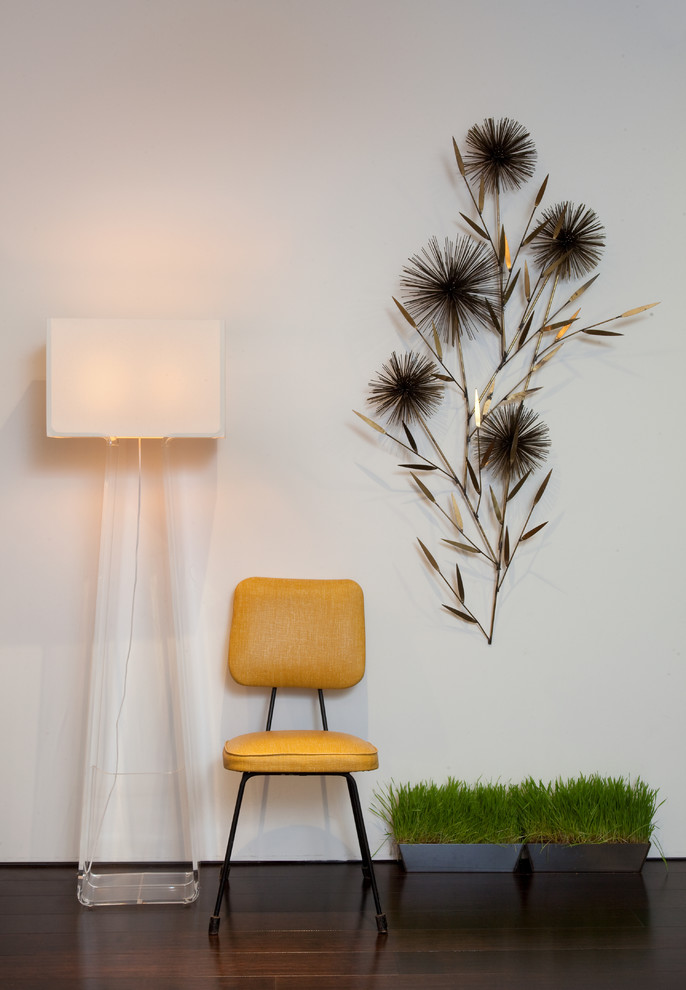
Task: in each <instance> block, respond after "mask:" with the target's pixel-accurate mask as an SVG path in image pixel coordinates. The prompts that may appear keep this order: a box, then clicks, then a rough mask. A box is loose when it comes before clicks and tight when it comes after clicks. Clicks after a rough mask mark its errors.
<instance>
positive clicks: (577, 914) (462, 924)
mask: <svg viewBox="0 0 686 990" xmlns="http://www.w3.org/2000/svg"><path fill="white" fill-rule="evenodd" d="M377 873H378V881H379V887H380V891H381V897H382V901H383V905H384V909H385V910H386V912H387V915H388V922H389V929H390V931H389V933H388V935H386V936H383V935H378V934H377V931H376V925H375V922H374V907H373V902H372V899H371V895H370V893H369V892H368V891H367V890H365V889H363V887H362V885H361V873H360V869H359V866H357V865H356V864H350V863H336V864H324V863H317V864H288V865H284V864H274V863H267V864H264V865H259V866H258V865H252V864H251V865H238V866H234V867H233V868H232V872H231V888H230V894H229V900H228V903H227V901H225V903H224V909H223V919H222V926H221V931H220V933H219V936H218V937H217V938H214V939H210V938H209V937H208V935H207V925H208V919H209V915H210V914H211V912H212V907H213V904H214V898H215V893H216V883H217V878H218V867H217V866H214V865H212V866H204V867H203V868H202V871H201V893H200V897H199V899H198V900H197V901H196V902H195V903H194V904H193V905H191V906H190V907H186V908H183V907H178V906H174V905H170V906H162V907H157V906H152V905H145V906H140V907H101V908H94V909H91V910H88V909H86V908H82V907H81V906H80V905H79V904H78V902H77V900H76V893H75V889H76V879H75V870H74V869H73V868H71V867H62V866H60V867H39V866H16V867H0V987H2V990H67V988H69V990H73V988H88V990H138V988H144V990H209V988H223V990H353V988H354V990H365V988H379V990H454V988H464V990H472V988H479V990H525V988H526V990H538V988H550V990H595V988H603V990H684V988H686V861H683V860H677V861H674V860H672V861H670V862H669V868H668V870H666V869H665V865H664V863H662V862H661V861H660V860H649V861H648V862H647V863H646V864H645V866H644V868H643V872H642V873H641V874H602V875H592V874H569V875H544V874H535V875H524V876H520V875H513V874H509V875H503V874H480V875H479V874H437V873H433V874H428V873H427V874H405V873H403V872H402V870H401V869H400V868H399V866H398V865H397V864H396V863H379V864H378V865H377Z"/></svg>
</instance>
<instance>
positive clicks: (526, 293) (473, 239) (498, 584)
mask: <svg viewBox="0 0 686 990" xmlns="http://www.w3.org/2000/svg"><path fill="white" fill-rule="evenodd" d="M453 149H454V152H455V160H456V163H457V169H458V172H459V175H460V176H461V178H462V180H463V182H464V185H465V187H466V190H467V193H468V196H469V199H470V202H471V214H468V213H460V217H461V219H462V221H464V224H465V226H466V230H465V231H464V233H462V234H460V235H459V236H458V237H457V238H456V239H455V240H450V238H446V239H445V241H444V243H443V246H441V245H440V243H439V241H438V238H436V237H432V238H431V239H430V240H429V242H428V246H426V247H424V248H422V249H421V251H420V252H419V253H418V254H414V255H412V257H411V258H410V259H409V261H408V263H407V264H406V266H405V267H404V268H403V271H402V275H401V279H400V285H401V288H402V291H403V297H402V301H400V300H398V299H395V300H394V301H395V303H396V305H397V307H398V311H399V313H400V314H401V316H402V317H403V319H404V320H405V323H406V325H408V326H409V327H410V328H411V329H412V332H413V333H414V334H415V335H416V337H417V338H418V339H417V346H418V348H419V350H416V351H415V350H412V349H410V350H408V352H407V353H406V354H405V355H398V354H396V353H395V352H394V353H393V354H392V355H391V357H390V359H389V361H388V363H387V364H385V365H383V368H382V371H381V372H380V373H379V374H378V376H377V377H376V378H375V379H373V380H372V381H371V382H370V392H369V401H370V403H371V405H372V407H373V409H374V412H375V414H376V415H377V416H378V417H380V418H382V419H384V420H386V422H387V423H388V427H389V428H397V427H399V428H400V430H399V433H395V432H392V431H391V429H389V428H387V427H386V426H383V425H381V424H379V423H378V422H376V421H375V420H372V419H369V418H368V417H367V416H364V415H363V414H362V413H358V414H357V415H358V416H360V418H361V419H362V420H363V421H364V422H365V423H366V424H367V425H368V426H371V427H372V428H373V429H374V430H375V431H377V432H378V433H381V434H384V435H385V436H386V437H388V438H390V440H391V441H393V442H394V443H395V444H396V445H397V446H398V447H399V448H400V449H401V450H402V451H403V463H402V464H401V465H400V467H401V468H402V469H403V470H406V471H408V472H409V476H410V478H411V480H412V483H413V484H414V486H415V487H416V490H417V492H418V494H419V495H420V497H421V498H423V499H424V500H425V501H426V502H427V503H428V504H429V505H430V507H431V508H432V509H433V510H434V511H435V512H436V514H437V518H438V520H439V521H440V522H441V523H442V524H443V525H445V526H447V527H448V534H449V535H448V536H446V537H444V538H443V539H442V541H441V542H442V544H443V548H444V553H449V554H450V555H451V563H450V565H449V566H448V565H447V564H446V563H443V562H439V560H438V559H437V555H436V552H435V551H432V550H431V549H429V547H428V546H427V543H426V542H424V541H422V540H421V539H418V544H419V549H420V551H421V553H422V555H423V559H424V562H425V563H426V564H428V566H429V567H430V568H431V569H432V570H433V571H434V572H435V573H436V575H437V578H438V579H439V580H440V582H441V587H443V588H445V589H446V590H447V594H448V601H447V602H444V603H443V607H444V608H445V609H446V610H447V611H448V612H449V613H450V614H451V615H453V616H454V617H456V618H457V619H459V620H460V621H461V622H465V623H468V624H470V625H472V626H473V627H475V628H477V629H478V630H479V631H480V632H481V633H483V635H484V637H485V638H486V640H487V641H488V642H489V643H491V642H492V641H493V634H494V628H495V618H496V611H497V605H498V595H499V592H500V589H501V588H502V586H503V582H504V580H505V577H506V575H507V573H508V571H509V569H510V565H511V563H512V560H513V558H514V555H515V553H517V552H518V551H519V549H520V548H521V547H522V546H523V545H525V544H528V541H529V540H531V539H532V538H533V537H535V536H536V535H537V534H538V533H540V532H541V530H542V529H543V528H544V527H545V525H546V522H545V521H543V522H537V521H536V520H533V521H532V517H533V516H534V513H535V512H537V511H540V508H539V506H540V503H541V501H542V500H543V496H544V493H545V491H546V489H547V486H548V483H549V481H550V476H551V474H552V472H551V471H550V470H549V471H548V472H547V474H546V475H545V477H544V478H543V480H542V481H539V482H538V483H537V484H536V487H535V488H534V489H533V492H534V493H533V497H532V496H531V495H530V494H529V496H528V497H527V495H526V492H527V490H528V489H529V487H530V483H531V482H532V481H533V479H534V478H535V476H536V473H537V472H538V471H539V470H540V469H541V468H542V467H543V465H544V464H545V461H546V459H547V457H548V454H549V450H550V435H549V432H548V427H547V426H546V424H545V423H544V422H543V420H542V419H541V418H540V416H539V415H538V413H537V412H535V411H534V410H533V409H532V408H531V400H532V397H533V396H534V395H537V393H539V391H540V388H541V386H540V385H539V379H540V377H541V375H542V371H543V369H544V368H545V366H546V365H547V364H548V362H549V361H551V360H553V359H554V358H555V356H556V355H557V354H558V353H559V352H560V351H561V350H562V348H566V347H567V346H568V345H569V344H570V342H571V341H572V340H575V341H577V342H578V341H582V340H584V339H588V337H595V338H596V339H597V338H610V337H616V336H621V333H620V332H619V331H617V330H616V329H614V328H613V329H610V328H609V327H608V324H614V323H616V322H617V321H620V320H624V319H626V318H629V317H633V316H637V315H638V314H639V313H642V312H643V311H644V310H647V309H650V308H651V307H652V306H655V305H657V304H656V303H650V304H648V305H645V306H637V307H635V308H634V309H629V310H626V311H625V312H623V313H620V314H619V315H618V316H614V317H611V318H609V319H604V320H600V321H596V322H589V323H582V321H581V320H580V312H581V310H580V309H578V308H577V309H576V310H575V311H574V312H572V309H573V305H572V304H573V303H576V301H577V300H578V299H579V298H580V297H581V296H582V295H583V294H584V293H585V292H587V290H588V289H590V287H591V286H592V285H593V283H594V282H595V280H596V278H597V277H598V276H597V274H596V275H593V276H592V277H590V278H588V279H587V281H585V282H582V283H581V284H580V285H579V284H577V285H576V286H575V287H574V288H573V289H572V291H571V293H570V294H569V295H568V296H567V294H566V293H565V296H563V298H562V301H560V300H559V298H558V293H559V292H560V286H561V285H562V284H563V283H565V282H574V281H577V282H578V280H581V279H584V278H586V276H588V275H590V273H591V272H593V271H594V270H595V268H596V267H597V266H598V263H599V261H600V258H601V255H602V251H603V248H604V246H605V234H604V230H603V227H602V225H601V224H600V221H599V220H598V218H597V216H596V214H595V213H594V212H593V210H591V209H589V208H588V207H586V206H585V205H581V206H575V205H574V204H572V203H570V202H568V201H563V202H560V203H557V204H556V205H554V206H552V207H548V208H546V209H543V211H542V213H541V215H540V216H537V211H538V209H539V207H540V206H541V203H542V200H543V197H544V194H545V190H546V185H547V181H548V180H547V177H546V179H544V181H543V182H542V184H541V185H540V187H539V188H538V192H537V193H536V196H535V197H534V199H533V207H531V205H529V206H528V207H527V210H526V213H525V216H524V221H523V223H522V225H521V231H520V232H519V235H518V237H517V238H515V239H513V240H512V241H510V239H509V238H508V236H507V234H506V232H505V228H504V226H503V224H502V222H501V217H500V207H501V196H502V195H503V194H504V193H507V192H516V191H518V190H519V189H520V188H521V187H522V186H523V185H524V183H525V182H527V181H528V180H529V179H530V178H532V177H533V175H534V171H535V167H536V148H535V146H534V143H533V141H532V140H531V137H530V135H529V133H528V131H527V130H526V129H525V128H524V127H522V125H521V124H519V123H517V121H514V120H510V119H509V118H507V117H505V118H503V119H501V120H495V119H494V118H492V117H489V118H488V119H487V120H485V121H484V122H483V123H482V124H478V125H474V127H472V128H471V129H470V130H469V132H468V134H467V138H466V151H465V155H464V157H463V156H462V154H461V152H460V149H459V146H458V144H457V142H456V141H455V140H454V139H453ZM489 200H490V203H491V206H492V210H489V211H488V213H489V214H490V216H489V215H487V211H486V203H487V201H489ZM484 331H486V332H484ZM472 348H474V349H476V350H477V351H478V353H473V352H472V350H471V349H472ZM470 358H471V361H470ZM489 365H490V369H491V370H490V371H488V370H486V371H484V368H486V369H488V367H489ZM471 369H474V370H471ZM439 407H443V411H444V414H442V415H441V423H442V425H443V426H444V427H445V426H446V424H447V427H448V429H449V430H450V433H449V436H448V437H447V438H441V439H440V442H439V438H438V437H437V436H436V433H437V430H436V428H435V427H433V426H430V421H431V419H432V417H435V416H436V413H437V412H438V410H439ZM456 424H457V425H456ZM429 479H433V480H431V481H430V480H429ZM439 486H440V490H438V489H439ZM481 568H486V571H487V573H489V574H490V582H489V594H488V595H487V597H486V599H485V600H483V601H479V600H478V594H479V589H481V588H483V586H484V582H483V576H482V574H481V573H480V569H481ZM470 579H472V580H471V590H470V591H469V593H468V585H470Z"/></svg>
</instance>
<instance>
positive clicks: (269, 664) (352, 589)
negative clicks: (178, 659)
mask: <svg viewBox="0 0 686 990" xmlns="http://www.w3.org/2000/svg"><path fill="white" fill-rule="evenodd" d="M364 664H365V635H364V599H363V595H362V589H361V588H360V586H359V584H357V583H356V582H355V581H350V580H347V579H343V580H313V579H297V578H259V577H253V578H246V579H245V580H244V581H241V582H240V584H238V586H237V587H236V591H235V594H234V600H233V618H232V620H231V634H230V637H229V670H230V671H231V676H232V677H233V678H234V680H236V681H237V682H238V683H239V684H246V685H251V686H264V687H304V688H346V687H351V686H352V685H353V684H357V682H358V681H359V680H360V679H361V678H362V676H363V674H364Z"/></svg>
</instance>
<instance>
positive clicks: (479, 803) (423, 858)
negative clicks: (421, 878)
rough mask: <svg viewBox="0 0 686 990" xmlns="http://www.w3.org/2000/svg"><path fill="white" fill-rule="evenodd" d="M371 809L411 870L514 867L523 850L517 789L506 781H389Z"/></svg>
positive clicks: (504, 870) (430, 870) (443, 871)
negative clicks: (416, 782)
mask: <svg viewBox="0 0 686 990" xmlns="http://www.w3.org/2000/svg"><path fill="white" fill-rule="evenodd" d="M375 797H376V804H375V805H374V807H373V808H372V810H373V811H374V812H375V814H377V815H378V816H379V817H380V818H381V819H382V821H383V822H384V823H385V825H386V827H387V830H388V831H387V834H388V835H389V836H390V837H391V838H392V839H394V840H395V842H396V843H397V844H398V849H399V853H400V858H401V860H402V863H403V866H404V867H405V869H406V870H407V871H408V872H410V873H414V872H441V873H448V872H470V873H471V872H489V873H490V872H498V873H502V872H512V871H513V870H515V869H516V868H517V865H518V863H519V858H520V855H521V852H522V842H521V836H520V830H519V826H518V802H517V797H516V791H515V790H513V788H511V787H509V786H507V785H505V784H484V783H481V782H478V783H476V784H466V783H465V782H464V781H460V780H455V779H453V778H448V781H447V782H446V783H445V784H434V783H433V782H430V781H429V782H421V783H419V784H401V785H395V784H390V785H389V786H388V787H387V788H386V790H385V791H383V792H381V793H376V794H375Z"/></svg>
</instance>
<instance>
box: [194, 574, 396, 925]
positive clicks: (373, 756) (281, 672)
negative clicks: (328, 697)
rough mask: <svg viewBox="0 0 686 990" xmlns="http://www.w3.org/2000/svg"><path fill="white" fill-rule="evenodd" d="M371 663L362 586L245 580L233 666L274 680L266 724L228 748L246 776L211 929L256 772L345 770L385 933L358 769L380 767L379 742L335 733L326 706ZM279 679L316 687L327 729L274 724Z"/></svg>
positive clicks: (234, 626)
mask: <svg viewBox="0 0 686 990" xmlns="http://www.w3.org/2000/svg"><path fill="white" fill-rule="evenodd" d="M364 664H365V635H364V601H363V597H362V589H361V588H360V586H359V585H358V584H356V583H355V582H354V581H349V580H333V581H331V580H325V581H322V580H298V579H293V578H247V579H246V580H245V581H241V582H240V584H239V585H238V586H237V588H236V591H235V596H234V603H233V618H232V621H231V634H230V637H229V670H230V671H231V676H232V677H233V678H234V680H236V681H237V682H238V683H239V684H244V685H250V686H252V687H270V688H271V697H270V701H269V710H268V714H267V727H266V730H265V731H264V732H249V733H247V734H246V735H242V736H236V738H234V739H229V741H228V742H227V743H226V745H225V746H224V767H225V768H226V769H227V770H236V771H238V772H239V773H241V774H242V777H241V781H240V785H239V787H238V795H237V797H236V805H235V808H234V812H233V820H232V822H231V830H230V832H229V841H228V844H227V847H226V856H225V858H224V865H223V867H222V871H221V878H220V881H219V891H218V893H217V902H216V905H215V908H214V914H213V915H212V917H211V918H210V935H216V934H217V933H218V931H219V922H220V918H219V912H220V910H221V904H222V899H223V896H224V891H225V889H226V884H227V880H228V876H229V870H230V860H231V851H232V848H233V843H234V839H235V836H236V827H237V825H238V816H239V813H240V808H241V802H242V800H243V792H244V790H245V785H246V783H247V781H248V780H249V779H250V778H251V777H256V776H261V775H269V774H298V775H301V776H307V775H311V774H312V775H318V776H320V775H327V776H328V775H333V776H339V777H345V779H346V781H347V784H348V792H349V795H350V802H351V804H352V810H353V817H354V819H355V827H356V830H357V837H358V840H359V844H360V852H361V854H362V873H363V876H364V878H365V880H367V881H369V883H370V884H371V888H372V893H373V896H374V904H375V906H376V926H377V928H378V930H379V932H386V931H387V930H388V926H387V922H386V915H385V914H384V913H383V911H382V910H381V902H380V900H379V891H378V888H377V885H376V878H375V876H374V867H373V864H372V858H371V855H370V852H369V843H368V841H367V833H366V831H365V827H364V820H363V817H362V807H361V805H360V798H359V794H358V791H357V785H356V783H355V781H354V779H353V777H352V776H351V774H352V773H353V772H355V771H358V770H375V769H376V768H377V767H378V765H379V758H378V753H377V750H376V747H375V746H372V744H371V743H368V742H365V740H364V739H359V738H358V737H357V736H351V735H347V734H346V733H343V732H330V731H329V727H328V724H327V720H326V708H325V706H324V694H323V691H324V689H325V688H327V689H328V688H334V689H340V688H347V687H352V685H353V684H357V682H358V681H359V680H361V678H362V676H363V674H364ZM279 687H287V688H312V689H314V690H317V691H318V694H319V705H320V711H321V717H322V725H323V729H304V730H301V729H286V730H277V729H274V730H273V729H272V716H273V713H274V701H275V698H276V690H277V688H279Z"/></svg>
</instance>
